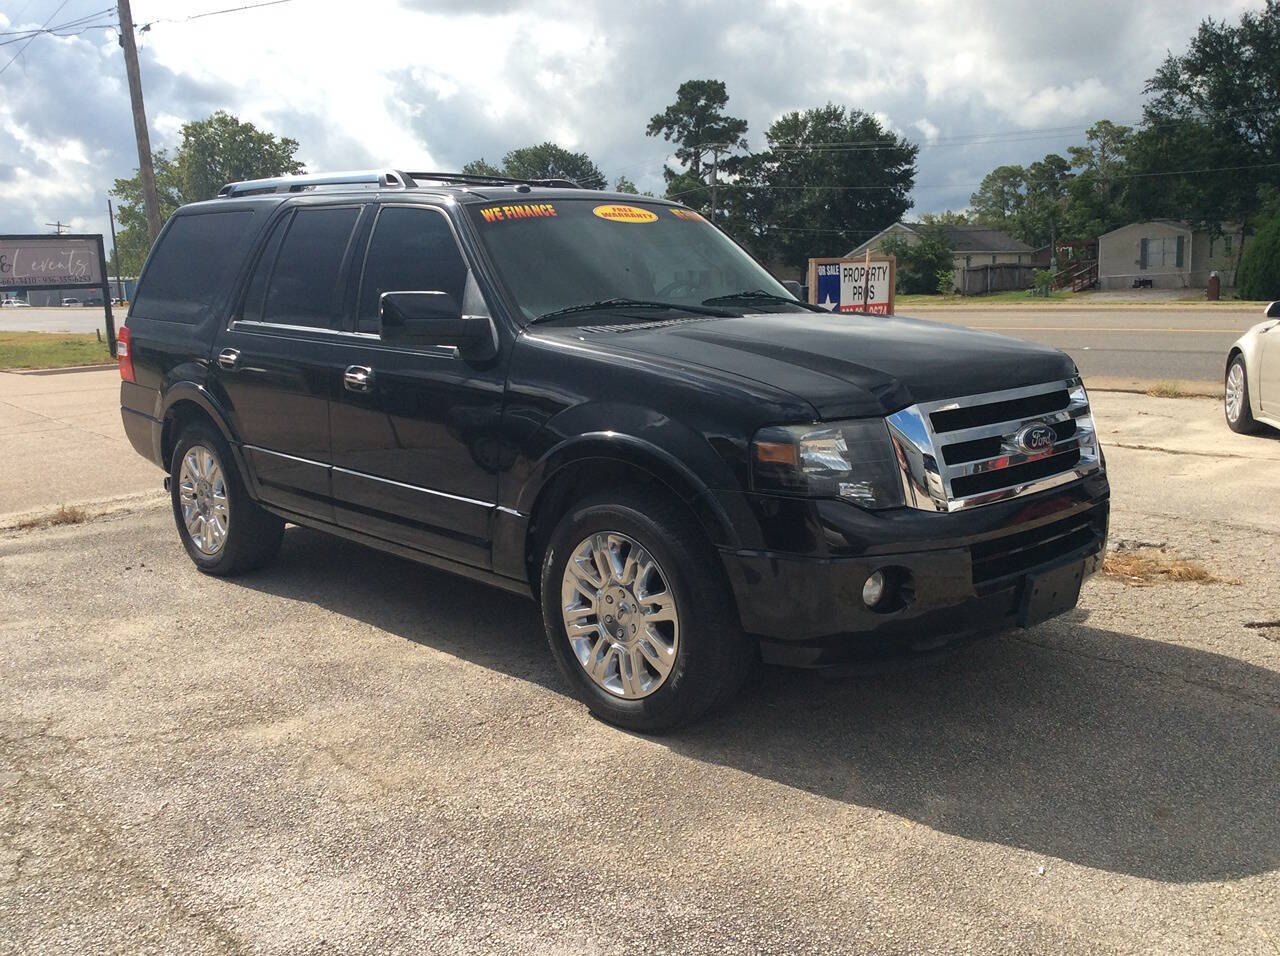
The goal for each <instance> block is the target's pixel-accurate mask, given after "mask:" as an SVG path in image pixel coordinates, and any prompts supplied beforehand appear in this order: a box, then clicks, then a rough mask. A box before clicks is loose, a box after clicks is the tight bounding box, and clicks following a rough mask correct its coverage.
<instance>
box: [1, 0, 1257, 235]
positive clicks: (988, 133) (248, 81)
mask: <svg viewBox="0 0 1280 956" xmlns="http://www.w3.org/2000/svg"><path fill="white" fill-rule="evenodd" d="M253 2H259V0H133V18H134V22H135V24H136V25H137V26H138V27H142V26H143V25H144V24H151V26H150V29H147V30H146V31H145V32H140V33H139V35H138V40H139V56H140V61H141V72H142V83H143V88H144V95H145V100H146V108H147V116H148V120H149V126H150V130H151V142H152V146H153V148H155V149H164V148H168V149H172V148H173V147H174V146H175V145H176V143H177V141H178V131H179V128H180V127H181V125H182V124H183V123H184V122H186V121H188V120H192V119H200V118H203V117H205V116H207V115H209V114H210V113H211V112H213V111H214V110H217V109H225V110H228V111H230V112H232V113H234V114H236V115H237V116H239V117H240V118H241V119H243V120H248V121H250V122H252V123H254V124H255V125H257V126H259V127H261V128H264V129H267V130H270V131H271V132H274V133H276V134H278V135H284V136H292V137H293V138H294V139H296V140H298V142H299V143H300V144H301V148H300V150H299V154H298V155H299V158H300V159H302V161H303V162H304V163H305V164H306V166H307V168H308V169H309V170H312V171H317V172H319V171H332V170H346V169H359V168H370V167H391V168H399V169H432V170H456V169H458V168H459V167H460V166H461V165H462V164H463V163H465V162H467V161H468V160H471V159H475V158H477V157H485V158H486V159H489V160H490V161H492V162H495V163H497V162H500V160H501V157H502V156H503V155H504V154H505V153H506V152H507V151H508V150H510V149H512V148H515V147H519V146H525V145H529V144H532V143H538V142H543V141H545V140H552V141H554V142H557V143H559V144H560V145H562V146H565V147H568V148H570V149H573V150H582V151H585V152H587V153H588V154H589V155H590V156H591V157H592V158H593V159H594V160H595V161H596V163H597V164H598V165H599V166H600V167H601V169H602V170H603V171H604V173H605V174H606V176H608V177H609V179H610V181H612V180H613V179H615V178H616V177H617V176H619V175H625V176H627V177H628V178H630V179H631V180H633V181H634V182H635V183H636V184H637V185H638V186H639V188H640V189H642V190H652V191H654V192H656V193H659V194H661V192H662V190H663V180H662V165H663V162H664V161H667V160H669V159H670V156H671V150H672V144H670V143H667V142H665V141H664V140H662V139H661V138H649V137H646V136H645V133H644V130H645V126H646V124H647V122H648V120H649V118H650V117H651V116H652V115H653V114H655V113H658V112H661V111H662V110H663V109H665V107H666V106H667V105H668V104H669V103H671V102H672V101H673V100H674V99H675V92H676V87H677V86H678V85H679V84H680V83H681V82H682V81H683V80H686V79H705V78H715V79H720V80H723V81H724V82H725V83H726V85H727V88H728V92H729V106H728V112H729V113H730V114H732V115H734V116H739V117H742V118H744V119H746V120H747V121H748V123H749V124H750V129H749V133H748V139H749V140H750V144H751V147H752V148H753V149H759V148H762V147H763V145H764V132H765V130H766V129H767V128H768V126H769V125H770V123H772V122H773V121H774V120H775V119H777V118H778V117H779V116H781V115H783V114H784V113H786V112H789V111H791V110H796V109H805V108H808V107H812V106H820V105H823V104H825V103H827V102H834V103H839V104H842V105H844V106H848V107H851V108H854V109H859V110H862V111H865V112H867V113H871V114H873V115H875V116H877V117H878V118H879V119H880V120H881V121H882V122H883V123H885V124H886V125H888V126H889V127H890V128H892V129H893V130H895V131H896V132H899V133H900V134H902V135H904V136H906V137H907V138H908V139H910V140H911V141H913V142H916V143H918V144H919V145H920V146H921V147H922V148H921V151H920V158H919V163H918V166H919V173H918V175H917V178H916V189H915V191H914V193H913V197H912V198H913V199H914V201H915V208H914V209H913V210H912V212H911V213H910V215H911V216H914V215H918V214H920V213H924V212H938V211H942V210H944V209H962V208H964V207H965V206H966V205H967V204H968V201H969V195H970V194H971V193H972V192H973V190H974V189H975V188H976V186H977V184H978V183H979V181H981V179H982V177H983V176H984V175H986V173H988V172H989V171H990V170H991V169H993V168H995V167H996V166H998V165H1001V164H1004V163H1026V162H1031V161H1033V160H1035V159H1038V158H1040V157H1041V156H1043V155H1044V154H1045V153H1047V152H1061V153H1063V154H1064V155H1065V153H1066V149H1067V147H1068V146H1070V145H1072V144H1074V143H1080V142H1083V140H1084V130H1085V129H1086V128H1087V127H1088V126H1089V125H1090V124H1091V123H1092V122H1094V121H1095V120H1097V119H1102V118H1107V119H1112V120H1115V121H1117V122H1128V123H1133V122H1136V121H1137V120H1138V119H1139V118H1140V116H1141V110H1142V99H1143V98H1142V87H1143V84H1144V82H1145V81H1146V79H1147V78H1148V77H1150V76H1151V74H1152V73H1153V72H1154V70H1155V68H1156V67H1157V66H1158V65H1159V63H1160V61H1161V60H1162V59H1163V58H1164V57H1165V56H1166V55H1167V53H1168V52H1169V51H1170V50H1172V51H1180V50H1182V49H1183V48H1184V47H1185V45H1186V43H1187V41H1188V40H1189V38H1190V37H1191V35H1192V34H1193V33H1194V32H1195V30H1196V28H1197V26H1198V25H1199V23H1200V21H1201V20H1202V19H1203V18H1204V17H1206V16H1212V17H1214V18H1216V19H1228V20H1235V19H1237V18H1238V17H1239V15H1240V13H1241V12H1243V11H1244V10H1248V9H1259V8H1260V7H1261V6H1262V2H1261V0H1073V2H1072V3H1070V4H1067V3H1055V4H1049V3H1045V2H1042V0H976V2H970V0H945V2H943V0H893V2H881V3H850V2H848V0H769V2H765V0H685V2H665V0H572V2H567V0H360V2H359V3H351V2H339V0H288V2H284V3H278V4H275V5H272V6H268V7H262V8H259V9H251V10H241V11H238V12H230V13H220V14H218V15H214V16H202V17H198V18H197V19H190V18H191V17H193V16H196V15H198V14H205V13H210V12H212V11H217V10H223V9H226V8H228V7H236V6H241V5H243V4H248V3H253ZM60 5H61V9H58V8H59V6H60ZM114 6H115V4H114V0H0V34H5V33H11V32H12V31H18V30H22V29H33V28H37V27H41V26H43V25H44V24H45V23H49V24H50V25H51V26H56V25H58V24H62V23H67V22H70V21H75V20H78V19H80V18H83V17H87V16H90V15H94V14H99V15H98V16H97V17H96V18H94V19H91V20H88V21H85V22H89V23H99V24H101V23H107V22H114V16H113V10H114ZM10 39H11V38H10V37H6V36H3V35H0V44H3V45H0V70H3V72H2V73H0V233H7V232H49V231H51V230H50V229H49V228H48V227H47V226H46V225H45V224H46V223H52V222H56V221H61V222H63V223H66V224H69V225H70V226H71V227H72V229H73V230H75V231H84V232H103V233H107V232H108V231H109V229H108V224H107V214H106V204H107V194H108V191H109V190H110V189H111V186H112V182H113V180H114V179H116V178H117V177H122V176H130V175H132V174H133V173H134V171H135V170H136V168H137V147H136V145H135V142H134V136H133V126H132V119H131V114H130V106H129V92H128V86H127V83H126V80H125V70H124V60H123V56H122V54H121V50H120V46H119V42H118V33H117V32H116V31H115V30H114V29H89V30H85V31H84V32H82V33H80V34H78V35H75V36H67V37H54V36H49V35H41V36H37V37H36V38H35V39H34V40H32V41H31V42H30V43H29V44H26V43H25V40H23V41H22V42H5V41H9V40H10ZM19 51H21V55H20V56H18V57H17V59H16V60H14V59H13V57H14V55H15V53H18V52H19ZM6 64H9V65H8V66H7V67H6ZM108 241H109V240H108ZM837 251H838V250H837Z"/></svg>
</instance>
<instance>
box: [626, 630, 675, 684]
mask: <svg viewBox="0 0 1280 956" xmlns="http://www.w3.org/2000/svg"><path fill="white" fill-rule="evenodd" d="M636 650H637V652H639V654H640V655H641V656H643V657H644V659H645V660H646V661H648V662H649V666H650V667H652V668H653V669H654V670H655V671H657V673H658V680H659V682H661V681H662V680H663V679H665V678H666V676H667V675H668V674H670V673H671V665H672V664H674V663H675V658H676V655H675V652H674V651H672V650H670V649H669V648H668V647H667V645H666V644H664V643H663V642H662V641H660V640H659V639H658V638H656V637H654V635H653V632H652V631H650V632H649V633H647V634H646V635H645V636H644V638H643V639H642V640H640V641H639V642H638V643H637V644H636Z"/></svg>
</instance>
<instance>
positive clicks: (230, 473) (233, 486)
mask: <svg viewBox="0 0 1280 956" xmlns="http://www.w3.org/2000/svg"><path fill="white" fill-rule="evenodd" d="M196 445H202V446H204V447H205V448H207V449H208V450H209V451H210V452H212V453H213V455H214V458H215V459H217V462H218V467H219V468H220V469H221V470H222V474H223V476H224V478H225V480H226V484H227V512H228V525H229V527H228V529H227V537H226V540H225V541H224V542H223V544H222V549H221V550H220V551H219V552H218V553H217V554H214V555H209V554H205V553H204V552H203V551H201V550H200V549H199V548H198V547H196V544H195V542H194V541H193V540H192V539H191V533H190V532H189V531H187V523H186V522H185V521H183V520H182V495H181V489H180V484H181V482H180V479H179V476H180V474H181V472H182V459H183V458H184V457H186V454H187V452H188V451H190V450H191V449H192V448H193V447H194V446H196ZM169 498H170V502H171V503H172V506H173V520H174V523H175V524H176V525H177V528H178V537H179V539H181V541H182V546H183V547H184V548H185V549H186V551H187V554H188V555H189V556H190V558H191V560H192V561H193V562H195V565H196V567H198V568H199V569H200V570H201V571H204V572H206V573H209V574H221V573H226V572H227V571H228V570H229V569H230V568H231V567H232V566H233V564H234V561H235V557H234V553H233V551H234V547H235V544H236V535H237V533H238V531H239V525H238V520H237V519H238V518H239V517H240V515H241V514H242V512H243V502H244V493H243V488H242V486H241V484H240V476H239V474H238V473H237V472H236V467H235V462H234V461H233V460H232V459H231V450H230V449H229V448H228V447H227V443H226V442H225V441H224V440H223V438H222V436H221V435H218V434H216V433H215V432H214V431H213V429H211V428H209V427H207V426H206V425H203V424H197V425H192V426H190V427H189V428H187V429H184V430H183V432H182V434H181V435H179V436H178V441H177V444H175V445H174V448H173V457H172V458H171V459H170V462H169Z"/></svg>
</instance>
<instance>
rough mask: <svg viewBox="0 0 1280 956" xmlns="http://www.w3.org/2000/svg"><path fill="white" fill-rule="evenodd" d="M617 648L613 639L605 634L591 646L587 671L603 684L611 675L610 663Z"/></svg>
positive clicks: (597, 681)
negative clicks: (609, 638) (607, 637)
mask: <svg viewBox="0 0 1280 956" xmlns="http://www.w3.org/2000/svg"><path fill="white" fill-rule="evenodd" d="M616 652H617V648H616V647H615V645H614V644H613V642H612V641H609V640H606V639H605V638H604V637H603V636H602V637H601V638H600V640H598V641H596V643H595V646H594V647H592V648H591V656H590V657H589V658H588V659H587V673H589V674H590V675H591V676H592V677H593V678H595V680H596V683H598V684H603V683H604V682H605V680H606V679H608V677H609V664H610V662H612V660H613V658H614V655H615V654H616Z"/></svg>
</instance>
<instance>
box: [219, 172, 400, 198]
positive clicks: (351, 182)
mask: <svg viewBox="0 0 1280 956" xmlns="http://www.w3.org/2000/svg"><path fill="white" fill-rule="evenodd" d="M413 185H415V184H414V182H413V179H412V178H411V177H410V176H408V175H406V174H405V173H402V172H400V171H399V170H396V169H368V170H359V171H355V172H348V173H305V174H303V175H300V176H274V177H272V178H270V179H246V180H244V181H243V182H239V183H227V184H226V185H225V186H223V187H222V188H221V189H219V190H218V196H219V197H221V198H223V199H230V198H233V197H236V196H260V195H263V194H265V193H299V192H303V191H305V190H308V189H315V188H316V187H318V186H371V187H376V188H379V189H407V188H409V187H410V186H413Z"/></svg>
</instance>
